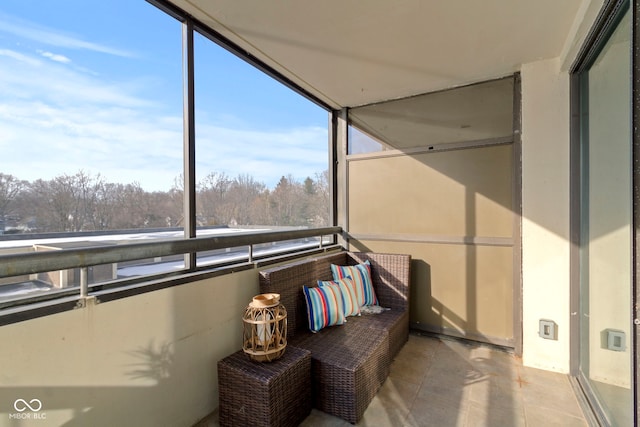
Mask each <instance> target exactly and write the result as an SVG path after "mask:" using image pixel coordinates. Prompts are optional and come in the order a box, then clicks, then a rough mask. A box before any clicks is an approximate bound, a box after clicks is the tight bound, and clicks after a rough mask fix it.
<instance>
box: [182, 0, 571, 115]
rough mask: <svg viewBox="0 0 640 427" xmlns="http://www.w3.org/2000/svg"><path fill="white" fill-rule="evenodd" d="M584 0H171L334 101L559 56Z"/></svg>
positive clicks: (491, 73) (475, 77)
mask: <svg viewBox="0 0 640 427" xmlns="http://www.w3.org/2000/svg"><path fill="white" fill-rule="evenodd" d="M582 1H583V0H482V1H480V0H467V1H463V0H448V1H447V0H440V1H435V0H368V1H364V0H322V1H318V0H269V1H266V0H253V1H238V0H171V2H172V3H174V4H175V5H177V6H178V7H180V8H182V9H183V10H185V11H187V12H188V13H190V14H192V15H193V16H195V17H196V18H197V19H199V20H200V21H202V22H203V23H205V24H207V25H208V26H210V27H211V28H213V29H215V30H216V31H219V32H220V33H222V34H223V35H224V36H226V37H228V38H229V39H231V40H232V41H234V42H235V43H237V44H238V45H240V46H242V47H243V48H244V49H246V50H247V51H248V52H250V53H251V54H253V55H255V56H257V57H258V58H260V59H261V60H263V61H264V62H266V63H267V64H269V65H271V66H272V67H273V68H275V69H277V70H278V71H279V72H281V73H283V74H284V75H285V76H287V77H288V78H290V79H292V80H293V81H295V82H296V83H298V84H300V85H301V86H302V87H304V88H305V89H307V90H309V91H310V92H312V93H313V94H315V95H316V96H318V97H320V98H321V99H323V100H325V101H326V102H327V103H329V104H330V105H332V106H333V107H345V106H346V107H353V106H358V105H364V104H369V103H372V102H378V101H383V100H388V99H395V98H401V97H405V96H409V95H415V94H420V93H426V92H430V91H434V90H439V89H444V88H449V87H454V86H459V85H464V84H468V83H473V82H478V81H482V80H487V79H492V78H496V77H501V76H505V75H507V74H510V73H513V72H515V71H518V70H519V69H520V66H521V64H524V63H528V62H533V61H536V60H539V59H544V58H553V57H556V56H558V55H559V54H560V53H561V51H562V49H563V47H564V44H565V40H566V39H567V36H568V34H569V31H570V29H571V27H572V25H573V23H574V20H575V16H576V14H577V13H578V10H579V7H580V5H581V3H582Z"/></svg>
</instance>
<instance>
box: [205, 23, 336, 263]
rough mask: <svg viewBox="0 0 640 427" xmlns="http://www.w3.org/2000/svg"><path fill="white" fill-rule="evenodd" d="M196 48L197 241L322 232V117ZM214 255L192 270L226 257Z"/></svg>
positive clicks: (225, 58) (223, 56)
mask: <svg viewBox="0 0 640 427" xmlns="http://www.w3.org/2000/svg"><path fill="white" fill-rule="evenodd" d="M194 42H195V92H196V114H195V118H196V123H195V128H196V162H197V164H196V179H197V181H198V185H197V193H196V209H197V227H198V231H197V235H198V236H200V235H203V234H204V233H207V234H211V233H214V234H215V233H230V232H232V233H240V232H247V231H248V230H251V231H255V230H271V229H282V228H289V227H305V228H306V227H320V226H326V225H328V222H329V203H330V198H329V183H328V159H329V156H328V131H327V122H328V116H327V112H326V111H325V110H324V109H322V108H320V107H318V106H317V105H315V104H313V103H312V102H310V101H308V100H307V99H306V98H303V97H302V96H300V95H298V94H297V93H295V92H293V91H292V90H290V89H289V88H287V87H286V86H284V85H282V84H281V83H279V82H277V81H276V80H274V79H273V78H271V77H269V76H267V75H265V74H264V73H263V72H261V71H260V70H257V69H256V68H254V67H253V66H251V65H249V64H247V63H246V62H244V61H243V60H241V59H239V58H237V57H236V56H234V55H232V54H231V53H229V52H227V51H226V50H224V49H223V48H221V47H220V46H218V45H217V44H215V43H212V42H211V41H210V40H209V39H207V38H206V37H204V36H202V35H201V34H196V35H195V40H194ZM285 246H286V245H283V246H282V249H283V250H286V248H285ZM278 247H280V246H276V248H278ZM245 249H246V248H245ZM234 253H236V254H241V255H243V256H245V258H246V257H248V255H249V254H248V252H247V251H246V250H244V251H235V250H234ZM214 255H215V254H214ZM214 255H211V254H209V255H207V254H199V260H198V264H199V265H201V264H202V263H204V262H208V263H211V262H218V261H220V262H224V261H223V259H227V258H229V256H231V255H228V254H227V255H224V254H221V255H220V256H217V255H216V256H214ZM254 255H255V256H257V255H259V251H256V252H254ZM212 257H213V258H216V257H217V258H219V259H218V261H216V260H215V259H213V258H212ZM205 258H206V260H205Z"/></svg>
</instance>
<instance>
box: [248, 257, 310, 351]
mask: <svg viewBox="0 0 640 427" xmlns="http://www.w3.org/2000/svg"><path fill="white" fill-rule="evenodd" d="M314 277H315V276H314V264H313V262H311V261H309V260H304V261H301V262H296V263H291V264H286V265H284V266H282V267H276V268H272V269H269V270H264V271H261V272H260V275H259V279H260V292H262V293H277V294H280V303H281V304H282V305H284V306H285V308H286V309H287V323H288V326H287V337H289V339H291V338H293V337H295V336H296V333H297V332H298V330H301V331H306V330H308V321H307V306H306V303H305V301H304V294H303V293H302V286H303V285H304V286H315V281H314Z"/></svg>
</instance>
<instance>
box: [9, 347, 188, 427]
mask: <svg viewBox="0 0 640 427" xmlns="http://www.w3.org/2000/svg"><path fill="white" fill-rule="evenodd" d="M128 354H129V355H130V356H131V357H132V358H133V359H134V360H135V361H134V362H132V363H131V364H130V365H129V366H128V367H127V368H128V369H129V371H128V372H126V374H127V376H129V377H130V378H131V380H132V381H133V382H135V383H138V384H141V383H145V382H146V383H148V385H134V386H103V387H100V386H91V387H84V386H68V387H64V386H52V387H47V386H33V387H1V388H0V402H3V404H2V407H0V411H1V413H2V416H3V417H6V418H5V419H2V420H0V425H9V426H12V425H25V424H27V425H38V424H36V421H42V422H43V423H44V424H43V425H53V424H55V425H62V426H68V427H70V426H88V425H92V426H95V425H105V426H109V425H113V424H114V423H116V424H120V423H122V422H126V423H127V424H129V425H163V423H164V422H166V419H163V416H162V414H163V411H162V410H159V411H157V412H155V413H154V411H153V410H150V407H151V406H153V405H152V404H150V402H166V401H167V398H166V396H168V395H171V394H172V393H173V392H174V391H175V390H176V388H177V387H176V385H177V384H178V383H180V381H181V380H180V378H179V375H176V372H175V367H176V360H175V357H176V354H175V352H174V351H173V346H172V344H170V343H161V344H159V345H158V346H156V345H155V343H154V342H153V340H152V341H149V343H148V344H147V345H146V346H141V347H139V348H138V349H135V350H133V351H131V352H128ZM52 363H54V362H52ZM100 369H101V366H100V361H96V366H95V370H96V371H99V370H100ZM70 381H73V380H72V379H70ZM35 399H37V400H35ZM178 400H179V399H178ZM24 402H27V403H29V406H26V405H25V403H24ZM176 410H179V408H176ZM63 419H64V420H66V419H68V421H66V422H61V421H60V420H63ZM188 419H189V416H186V417H185V418H184V420H185V425H188V424H189V422H190V421H188ZM31 422H33V423H34V424H31ZM97 422H98V423H99V424H97Z"/></svg>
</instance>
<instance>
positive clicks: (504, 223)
mask: <svg viewBox="0 0 640 427" xmlns="http://www.w3.org/2000/svg"><path fill="white" fill-rule="evenodd" d="M512 156H513V151H512V146H511V145H502V146H491V147H483V148H472V149H465V150H457V151H446V152H431V153H423V154H413V155H397V156H394V155H392V156H389V157H379V156H378V157H376V156H373V157H370V158H366V157H363V156H358V157H354V158H352V160H350V161H349V173H348V176H349V181H348V194H349V197H348V214H349V221H348V223H349V233H350V234H351V235H352V236H355V237H356V239H354V240H352V241H351V244H352V247H353V248H354V249H357V250H371V251H375V252H392V253H409V254H411V255H412V257H413V265H412V268H413V281H412V287H413V289H412V292H411V297H412V302H411V321H412V322H413V323H414V325H415V326H417V327H418V328H421V329H425V330H428V331H434V332H444V333H447V334H451V335H456V336H462V337H467V338H471V339H477V340H481V341H487V342H492V343H496V344H502V345H510V346H513V345H514V339H513V338H514V330H513V261H514V260H513V248H512V245H513V239H512V235H513V218H514V216H513V212H512V201H513V193H512V191H513V182H512ZM474 239H475V240H476V241H474ZM437 240H439V241H440V242H439V243H436V241H437ZM497 241H499V242H500V243H499V244H496V242H497Z"/></svg>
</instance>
